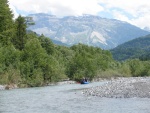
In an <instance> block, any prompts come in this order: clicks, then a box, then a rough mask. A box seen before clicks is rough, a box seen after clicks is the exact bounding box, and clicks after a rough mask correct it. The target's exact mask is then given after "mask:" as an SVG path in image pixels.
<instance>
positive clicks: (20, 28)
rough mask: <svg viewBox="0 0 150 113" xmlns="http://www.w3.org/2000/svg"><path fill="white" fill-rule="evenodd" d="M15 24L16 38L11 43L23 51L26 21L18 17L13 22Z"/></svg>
mask: <svg viewBox="0 0 150 113" xmlns="http://www.w3.org/2000/svg"><path fill="white" fill-rule="evenodd" d="M15 23H16V37H15V38H14V39H13V43H14V45H15V46H16V48H18V49H19V50H22V49H24V45H25V42H26V37H27V36H26V28H27V26H26V21H25V18H24V17H22V16H21V15H19V17H18V18H17V19H16V21H15Z"/></svg>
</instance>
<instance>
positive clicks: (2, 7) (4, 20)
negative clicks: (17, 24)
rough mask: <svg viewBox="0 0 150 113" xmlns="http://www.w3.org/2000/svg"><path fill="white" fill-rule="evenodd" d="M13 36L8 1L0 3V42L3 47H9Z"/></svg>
mask: <svg viewBox="0 0 150 113" xmlns="http://www.w3.org/2000/svg"><path fill="white" fill-rule="evenodd" d="M13 35H14V21H13V14H12V11H11V10H10V8H9V5H8V0H1V1H0V41H1V43H2V44H4V45H9V44H10V40H11V38H12V36H13Z"/></svg>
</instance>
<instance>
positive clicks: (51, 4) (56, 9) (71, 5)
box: [9, 0, 103, 16]
mask: <svg viewBox="0 0 150 113" xmlns="http://www.w3.org/2000/svg"><path fill="white" fill-rule="evenodd" d="M9 2H10V4H12V5H13V6H15V8H16V10H22V11H24V12H28V13H40V12H43V13H51V14H53V15H57V16H68V15H76V16H79V15H82V14H92V15H96V14H97V13H98V12H100V11H102V10H103V8H102V7H101V6H100V5H99V4H98V1H97V0H36V1H35V0H9Z"/></svg>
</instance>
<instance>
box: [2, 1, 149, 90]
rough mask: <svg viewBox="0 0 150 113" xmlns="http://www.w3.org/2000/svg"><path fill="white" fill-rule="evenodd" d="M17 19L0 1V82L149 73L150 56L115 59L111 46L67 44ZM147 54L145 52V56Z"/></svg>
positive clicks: (32, 83) (21, 83)
mask: <svg viewBox="0 0 150 113" xmlns="http://www.w3.org/2000/svg"><path fill="white" fill-rule="evenodd" d="M30 25H32V23H31V24H28V22H27V19H26V18H25V17H23V16H21V15H19V16H18V18H16V19H14V17H13V13H12V11H11V10H10V8H9V5H8V1H7V0H1V1H0V84H17V85H18V87H37V86H44V85H47V84H49V83H54V82H58V81H62V80H64V79H68V78H69V79H70V80H75V81H80V79H82V78H83V77H86V78H88V79H89V80H92V79H94V78H110V77H131V76H133V77H135V76H150V60H149V59H145V60H141V59H138V58H136V59H127V60H125V61H116V60H114V59H113V56H112V54H111V52H110V51H109V50H103V49H101V48H98V47H92V46H88V45H84V44H80V43H79V44H77V45H73V46H71V47H65V46H60V45H56V44H54V43H53V42H52V41H51V40H50V38H47V37H45V36H44V35H40V36H39V35H37V34H36V33H34V32H32V31H27V28H28V27H29V26H30ZM143 57H144V56H143Z"/></svg>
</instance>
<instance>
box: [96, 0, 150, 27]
mask: <svg viewBox="0 0 150 113" xmlns="http://www.w3.org/2000/svg"><path fill="white" fill-rule="evenodd" d="M99 2H100V3H102V4H104V7H105V9H108V10H109V12H110V13H112V14H113V17H114V18H115V19H118V20H122V21H127V22H129V23H131V24H133V25H136V26H138V27H141V28H144V27H150V16H149V15H150V2H149V0H99ZM115 9H116V10H115ZM129 15H130V16H129Z"/></svg>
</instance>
